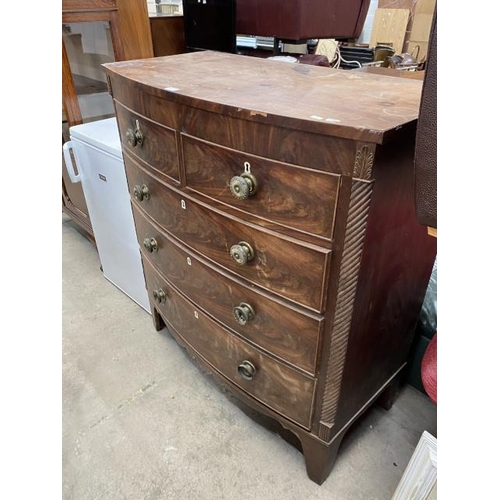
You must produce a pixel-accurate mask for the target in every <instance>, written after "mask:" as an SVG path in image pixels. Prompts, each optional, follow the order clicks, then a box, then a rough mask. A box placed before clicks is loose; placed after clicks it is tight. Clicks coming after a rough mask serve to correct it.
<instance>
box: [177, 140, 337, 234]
mask: <svg viewBox="0 0 500 500" xmlns="http://www.w3.org/2000/svg"><path fill="white" fill-rule="evenodd" d="M181 139H182V151H183V157H184V165H185V170H186V186H187V188H188V189H191V190H193V191H196V192H198V193H200V194H202V195H205V196H208V197H209V198H211V199H213V200H216V201H217V202H222V203H225V204H227V205H230V206H232V207H234V208H236V209H238V210H242V211H244V212H246V213H248V214H251V215H253V216H256V217H257V218H259V219H261V220H260V222H259V224H262V225H269V222H272V223H276V224H279V225H282V226H285V227H289V228H291V229H295V230H298V231H302V232H304V233H308V234H313V235H316V236H321V237H323V238H326V239H329V240H331V239H332V238H333V229H334V222H335V211H336V207H337V197H338V192H339V186H340V178H341V176H340V175H336V174H331V173H327V172H320V171H318V170H312V169H308V168H304V167H298V166H295V165H290V164H287V163H281V162H278V161H273V160H269V159H266V158H262V157H259V156H254V155H251V154H247V153H243V152H240V151H235V150H234V149H230V148H226V147H222V146H219V145H216V144H212V143H210V142H206V141H203V140H200V139H197V138H194V137H191V136H188V135H184V134H182V135H181Z"/></svg>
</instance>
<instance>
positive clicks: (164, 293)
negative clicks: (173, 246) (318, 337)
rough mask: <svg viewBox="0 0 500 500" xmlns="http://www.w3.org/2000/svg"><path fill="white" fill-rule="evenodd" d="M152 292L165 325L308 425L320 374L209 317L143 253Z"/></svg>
mask: <svg viewBox="0 0 500 500" xmlns="http://www.w3.org/2000/svg"><path fill="white" fill-rule="evenodd" d="M144 271H145V275H146V282H147V288H148V291H149V294H150V298H151V299H152V300H155V298H156V306H157V308H158V310H159V312H160V314H161V315H162V317H163V319H164V320H165V322H166V324H167V327H169V328H171V329H173V330H174V332H175V333H176V334H177V335H178V336H180V337H181V338H183V339H184V341H185V342H186V343H187V344H188V345H189V346H191V348H192V349H194V350H195V351H196V352H197V353H198V355H199V356H200V357H202V358H204V359H205V360H206V361H207V362H208V363H210V365H212V366H213V367H214V369H216V370H217V371H219V372H220V373H221V374H222V375H224V376H225V377H226V378H227V379H229V380H230V381H231V382H232V383H234V384H236V385H237V386H238V387H240V388H241V389H243V390H244V391H245V392H247V393H248V394H250V395H251V396H253V397H254V398H255V399H257V400H258V401H260V402H262V403H264V404H265V405H267V406H268V407H269V408H271V409H273V410H274V411H277V412H278V413H280V414H282V415H284V416H286V417H287V418H289V419H290V420H292V421H294V422H296V423H297V424H299V425H302V426H303V427H306V428H310V424H311V412H312V404H313V398H314V389H315V385H316V379H315V378H313V377H309V376H307V375H304V374H302V373H301V372H298V371H297V370H294V369H293V368H290V367H289V366H287V365H285V364H283V363H281V362H279V361H277V360H275V359H272V358H271V357H269V356H267V355H266V354H264V353H262V352H261V351H260V350H258V349H257V348H255V347H252V346H251V345H250V344H248V343H247V342H245V341H244V340H242V339H240V338H238V337H237V336H235V335H233V334H232V333H231V332H230V331H229V330H227V329H225V328H223V327H221V326H219V325H218V324H217V323H215V322H214V321H213V320H211V319H210V318H209V317H208V316H207V315H205V314H204V312H203V311H202V310H201V309H198V308H197V307H196V306H194V305H192V304H191V302H190V301H188V300H187V299H186V298H185V297H184V296H183V295H181V294H180V293H179V292H177V291H176V290H175V289H174V288H173V287H171V286H170V285H169V284H168V283H167V282H166V281H165V280H164V279H163V278H162V277H161V276H160V275H159V274H158V273H157V272H156V271H155V269H154V268H153V266H152V265H151V264H150V263H149V262H148V261H147V260H146V259H144Z"/></svg>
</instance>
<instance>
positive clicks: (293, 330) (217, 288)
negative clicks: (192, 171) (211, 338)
mask: <svg viewBox="0 0 500 500" xmlns="http://www.w3.org/2000/svg"><path fill="white" fill-rule="evenodd" d="M134 219H135V224H136V228H137V235H138V238H139V241H143V240H144V238H146V237H148V235H151V234H154V235H155V236H154V237H155V239H156V241H157V245H158V251H156V252H153V253H148V252H143V254H144V256H143V259H145V258H147V259H149V260H150V261H151V262H152V263H153V264H154V265H155V266H156V267H157V269H159V270H160V271H161V273H162V274H163V275H164V276H165V277H166V278H168V280H169V281H170V282H171V283H173V284H174V285H175V286H176V287H177V288H178V289H179V290H180V291H181V292H183V293H184V294H185V295H186V296H188V297H189V298H190V300H191V301H193V302H194V303H195V304H197V305H198V306H199V307H200V308H201V309H203V310H204V311H205V312H207V313H208V314H210V315H211V316H213V317H214V318H216V319H217V320H218V321H220V322H222V323H223V324H224V325H225V326H227V327H228V328H230V329H231V330H233V331H235V332H236V333H238V334H239V335H240V336H242V337H244V338H245V339H247V340H249V341H250V342H251V343H253V344H255V345H257V346H259V347H260V348H262V349H264V350H266V351H267V352H270V353H272V354H274V355H275V356H278V357H280V358H282V359H284V360H285V361H288V362H289V363H291V364H293V365H295V366H297V367H299V368H302V369H304V370H306V371H308V372H309V373H311V374H314V372H315V368H316V359H317V350H318V344H319V340H320V335H321V331H322V328H323V317H322V316H319V315H317V314H314V313H308V312H306V311H304V312H302V311H298V310H297V309H296V308H295V307H290V306H287V305H286V304H284V303H283V302H282V301H281V300H275V299H274V298H272V297H270V296H269V295H267V294H264V293H262V292H260V291H258V290H257V289H256V288H255V287H254V288H250V287H248V286H246V285H245V284H244V283H241V282H240V281H239V280H237V279H236V278H234V277H232V276H230V275H228V274H223V273H222V272H221V271H220V270H218V269H215V268H214V267H213V266H211V265H210V264H209V263H207V262H205V261H204V260H203V259H200V258H198V257H197V256H196V255H195V254H194V253H193V252H190V251H188V250H187V249H186V248H184V247H183V246H182V245H179V244H178V243H177V242H175V241H174V240H173V239H172V238H169V237H168V236H167V234H166V233H165V232H164V231H162V230H161V229H160V228H159V227H158V226H157V225H156V224H154V223H153V222H152V221H151V220H150V219H149V218H148V217H147V216H146V215H145V214H144V213H143V212H142V210H140V209H139V208H137V207H135V206H134Z"/></svg>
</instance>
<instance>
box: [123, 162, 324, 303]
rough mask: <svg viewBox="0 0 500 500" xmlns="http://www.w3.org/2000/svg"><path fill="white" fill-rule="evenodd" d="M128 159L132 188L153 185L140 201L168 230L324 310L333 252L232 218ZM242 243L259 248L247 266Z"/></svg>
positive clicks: (269, 285)
mask: <svg viewBox="0 0 500 500" xmlns="http://www.w3.org/2000/svg"><path fill="white" fill-rule="evenodd" d="M124 158H125V165H126V168H127V179H128V182H129V188H130V189H131V190H133V189H134V186H135V187H137V186H143V185H146V186H147V190H148V193H149V199H147V200H145V199H144V200H142V201H141V202H138V205H139V206H141V208H143V209H144V210H145V211H146V212H147V213H148V215H150V216H151V217H152V218H153V219H154V220H155V221H156V222H157V223H158V224H159V225H160V226H162V227H163V228H164V229H165V230H166V231H168V232H169V233H170V234H172V235H174V236H175V237H177V238H178V239H180V240H181V241H182V242H184V244H186V245H187V246H189V247H191V248H192V249H194V250H196V251H197V252H199V253H201V254H202V255H203V256H204V257H205V258H207V259H209V260H211V261H213V262H216V263H217V264H220V265H221V266H223V267H224V268H225V269H227V270H229V271H230V272H232V273H234V274H236V275H237V276H240V277H243V278H245V279H247V280H249V281H250V282H251V283H254V284H256V285H259V286H261V287H263V288H265V289H268V290H271V291H272V292H274V293H276V294H278V295H280V296H281V297H285V298H287V299H289V300H291V301H293V302H296V303H298V304H301V305H304V306H306V307H308V308H310V309H313V310H314V311H317V312H319V313H321V312H322V310H323V303H324V295H325V282H326V272H327V268H328V266H329V260H330V254H331V251H330V250H327V249H324V248H321V247H317V246H314V245H309V244H305V243H301V242H298V241H297V240H292V239H291V238H284V237H281V236H278V235H276V233H271V232H269V231H264V230H263V229H260V228H258V227H256V226H251V225H249V224H245V223H244V222H242V221H240V220H239V219H233V218H230V217H226V216H224V214H222V213H219V212H216V211H214V210H211V209H210V208H209V207H206V206H203V205H201V204H199V203H197V202H195V201H194V200H192V199H191V198H188V197H187V196H184V195H183V194H182V193H179V192H178V191H177V190H175V189H172V188H170V187H168V186H165V185H163V184H161V183H160V182H158V181H157V180H155V179H153V178H152V177H151V176H149V175H148V174H147V173H146V172H145V171H144V170H141V169H139V168H137V167H136V166H133V165H132V164H131V162H130V159H129V158H128V157H127V156H126V155H124ZM146 237H148V238H151V237H155V235H153V234H152V235H149V236H146ZM242 243H245V244H248V245H249V247H250V248H251V250H250V252H253V259H251V260H249V261H248V263H246V264H238V263H237V262H236V261H235V260H234V257H235V254H237V256H240V257H241V256H242V255H243V254H244V253H245V249H246V248H243V247H244V245H242ZM159 251H161V249H160V250H159ZM231 252H232V253H233V256H232V255H231Z"/></svg>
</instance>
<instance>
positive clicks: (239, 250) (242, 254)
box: [229, 241, 255, 265]
mask: <svg viewBox="0 0 500 500" xmlns="http://www.w3.org/2000/svg"><path fill="white" fill-rule="evenodd" d="M229 253H230V254H231V257H232V258H233V260H234V261H235V262H236V263H237V264H240V265H244V264H247V263H248V262H250V261H251V260H252V259H253V258H254V255H255V253H254V251H253V248H252V247H251V246H250V244H249V243H247V242H246V241H240V242H239V243H238V244H237V245H233V246H232V247H231V249H230V250H229Z"/></svg>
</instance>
